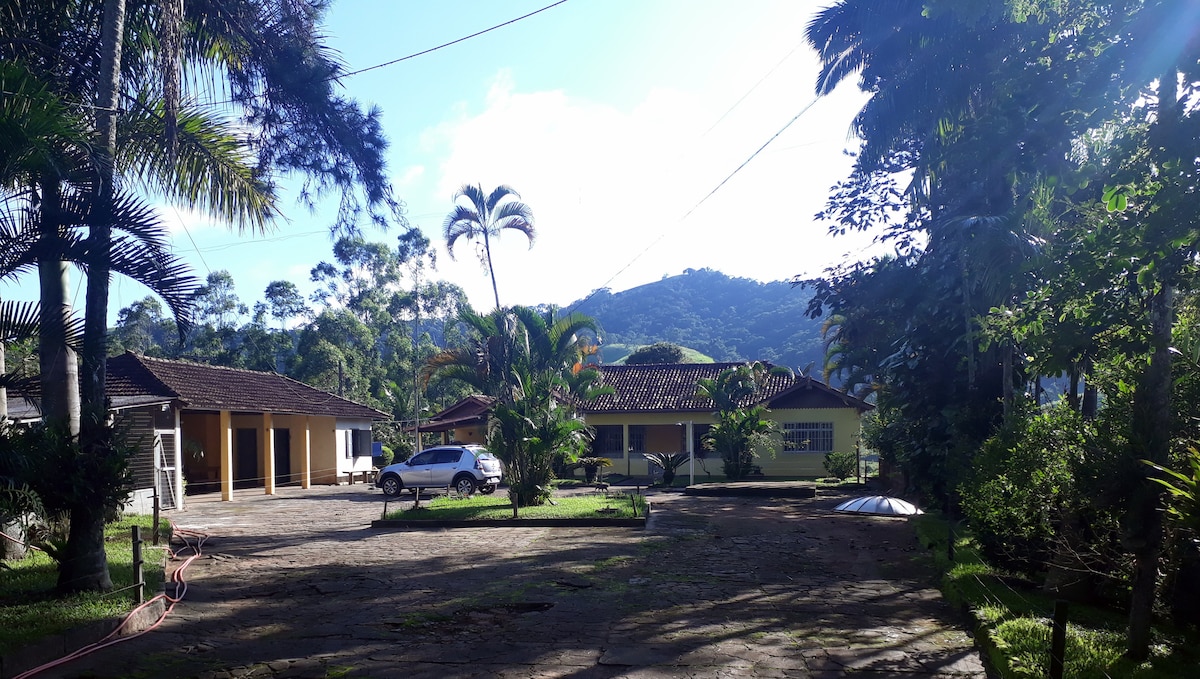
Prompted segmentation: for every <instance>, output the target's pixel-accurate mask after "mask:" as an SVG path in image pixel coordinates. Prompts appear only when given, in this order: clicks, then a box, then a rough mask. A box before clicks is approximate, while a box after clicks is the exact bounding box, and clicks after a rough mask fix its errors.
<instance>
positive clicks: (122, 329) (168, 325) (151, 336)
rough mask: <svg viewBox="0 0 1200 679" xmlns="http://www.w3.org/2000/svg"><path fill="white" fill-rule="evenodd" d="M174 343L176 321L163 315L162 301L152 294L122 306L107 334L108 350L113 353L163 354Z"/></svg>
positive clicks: (176, 339) (175, 343)
mask: <svg viewBox="0 0 1200 679" xmlns="http://www.w3.org/2000/svg"><path fill="white" fill-rule="evenodd" d="M177 345H178V333H176V331H175V323H174V321H172V320H171V319H169V318H167V317H165V316H163V308H162V303H161V302H159V301H158V299H157V298H155V297H145V298H143V299H141V300H138V301H136V302H134V303H133V304H130V305H129V306H127V307H125V308H124V309H121V310H120V311H119V312H118V313H117V324H116V326H115V327H113V329H112V330H111V332H110V333H109V352H110V354H111V355H114V356H115V355H117V354H122V353H124V352H126V351H133V352H135V353H139V354H146V355H148V356H166V355H168V353H169V352H168V351H167V347H169V346H177Z"/></svg>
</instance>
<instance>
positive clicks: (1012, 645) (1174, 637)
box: [914, 514, 1200, 679]
mask: <svg viewBox="0 0 1200 679" xmlns="http://www.w3.org/2000/svg"><path fill="white" fill-rule="evenodd" d="M914 521H915V522H916V526H917V534H918V535H919V536H920V539H921V542H922V544H924V545H925V546H927V547H929V548H930V549H931V550H933V555H934V557H935V560H936V561H937V563H938V566H939V568H940V569H941V570H942V571H943V573H944V576H943V580H942V591H943V592H944V593H945V595H946V598H947V599H949V600H950V601H952V602H955V603H958V604H960V605H963V606H966V607H967V608H968V609H969V610H970V611H971V613H972V615H973V616H974V617H975V619H976V620H977V621H978V623H979V626H980V629H979V637H980V641H981V646H982V647H983V648H984V649H986V652H987V654H988V656H989V659H990V660H991V663H992V665H993V666H994V667H995V668H996V669H997V670H998V671H999V674H1000V676H1001V677H1004V678H1005V679H1009V678H1015V677H1045V676H1047V673H1048V671H1049V666H1050V620H1051V615H1052V613H1053V610H1054V597H1051V596H1047V595H1045V594H1043V593H1042V592H1041V591H1039V590H1036V589H1031V588H1027V587H1025V588H1021V587H1017V586H1015V585H1012V584H1010V582H1011V580H1010V579H1008V578H1005V577H1004V575H1005V574H1004V573H1001V572H998V571H996V570H995V569H993V568H991V567H990V566H988V565H987V564H986V563H985V562H984V560H983V558H982V557H981V555H980V554H979V552H978V551H977V550H976V548H975V545H974V544H973V543H972V541H971V538H970V536H969V535H963V536H956V539H955V545H954V554H955V559H954V562H953V563H951V562H950V560H949V557H948V555H947V553H946V551H947V550H946V547H947V544H946V541H947V538H948V532H949V531H948V527H947V525H946V522H945V520H943V519H942V518H940V517H939V516H937V515H933V514H925V515H923V516H920V517H916V518H915V519H914ZM1126 623H1127V619H1126V616H1125V615H1122V614H1118V613H1115V612H1113V611H1108V610H1103V609H1098V608H1094V607H1089V606H1085V605H1083V604H1078V603H1072V604H1071V607H1070V613H1069V615H1068V623H1067V647H1066V668H1065V669H1066V672H1065V675H1064V676H1065V677H1067V679H1176V678H1178V677H1191V676H1196V671H1197V670H1196V668H1197V667H1200V651H1198V650H1197V648H1198V647H1197V642H1198V641H1200V640H1198V639H1197V638H1196V635H1195V633H1194V632H1191V633H1185V632H1183V631H1180V630H1176V629H1171V628H1167V627H1156V628H1155V630H1154V648H1153V650H1152V655H1151V657H1150V659H1149V660H1148V661H1146V662H1143V663H1134V662H1132V661H1130V660H1128V659H1126V658H1124V657H1122V653H1123V652H1124V651H1125V628H1126Z"/></svg>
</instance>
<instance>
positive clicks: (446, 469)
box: [429, 448, 463, 488]
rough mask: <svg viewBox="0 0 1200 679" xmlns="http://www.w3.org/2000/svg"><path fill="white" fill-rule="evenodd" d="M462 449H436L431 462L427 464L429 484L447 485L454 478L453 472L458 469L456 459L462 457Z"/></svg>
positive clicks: (432, 485) (435, 485) (434, 485)
mask: <svg viewBox="0 0 1200 679" xmlns="http://www.w3.org/2000/svg"><path fill="white" fill-rule="evenodd" d="M462 454H463V451H462V449H459V448H449V449H444V450H439V451H436V453H435V454H434V457H433V463H432V464H431V465H430V466H429V472H430V484H429V485H430V486H431V487H434V488H436V487H438V486H448V485H450V482H451V481H453V480H454V474H455V472H457V471H458V460H459V458H460V457H462Z"/></svg>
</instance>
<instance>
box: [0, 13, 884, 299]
mask: <svg viewBox="0 0 1200 679" xmlns="http://www.w3.org/2000/svg"><path fill="white" fill-rule="evenodd" d="M830 1H831V0H819V1H815V2H814V1H808V0H778V1H776V0H569V1H568V2H566V3H564V4H562V5H560V6H557V7H554V8H552V9H549V10H546V11H545V12H542V13H540V14H537V15H536V16H533V17H530V18H528V19H525V20H523V21H520V22H517V23H515V24H513V25H510V26H507V27H504V28H501V29H498V30H495V31H492V32H490V33H487V34H485V35H482V36H479V37H476V38H473V39H471V40H467V41H465V42H462V43H459V44H457V45H453V46H451V47H447V48H445V49H442V50H439V51H436V52H433V53H430V54H427V55H424V56H420V57H417V58H414V59H410V60H407V61H403V62H401V63H399V64H395V65H392V66H388V67H385V68H380V69H375V70H372V71H368V72H365V73H362V74H359V75H356V76H352V77H349V78H347V79H346V80H345V81H344V86H345V91H346V92H347V93H348V94H349V95H351V96H353V97H355V98H356V99H358V100H359V101H360V102H363V103H364V104H374V105H378V106H379V107H380V108H382V109H383V120H384V130H385V132H386V134H387V136H388V138H389V140H390V142H391V148H390V149H389V153H388V161H389V167H390V170H391V173H392V176H393V180H394V185H395V189H396V192H397V194H398V196H399V197H400V198H402V199H403V200H404V201H405V203H406V204H407V206H408V218H409V220H410V222H411V223H413V224H414V225H417V226H420V227H421V228H422V229H423V230H424V231H425V232H426V234H427V235H428V236H429V237H430V239H431V240H433V241H434V243H435V244H436V245H437V247H438V249H439V251H440V252H439V259H438V262H439V265H438V271H437V272H436V274H434V275H435V276H436V277H438V278H443V279H446V280H450V281H453V282H455V283H457V284H458V285H460V286H461V287H463V288H464V289H465V290H466V291H467V293H468V296H469V297H470V299H471V302H472V304H473V305H474V306H475V307H476V308H477V309H481V310H487V309H490V308H491V306H492V304H493V303H492V300H491V291H490V283H489V282H488V279H487V276H486V275H485V273H484V272H483V270H482V269H481V267H480V264H479V262H478V260H477V259H476V258H475V256H474V252H473V249H472V247H471V246H470V244H469V243H462V244H460V245H457V246H456V248H455V254H456V255H457V260H458V261H451V260H450V258H449V257H448V256H447V255H446V253H445V247H444V244H443V243H442V242H441V225H442V220H443V218H444V216H445V215H446V214H447V212H448V211H449V210H450V209H451V205H452V199H453V196H454V193H455V191H456V189H457V188H458V187H459V186H461V185H462V184H464V183H481V184H482V185H483V186H484V188H485V189H489V190H490V188H492V187H494V186H496V185H498V184H502V183H504V184H509V185H511V186H513V187H514V188H516V189H517V190H518V191H519V192H520V193H521V196H522V198H523V200H524V201H525V202H526V203H528V204H529V205H530V206H531V207H532V208H533V210H534V214H535V216H536V218H537V222H536V227H537V230H538V238H537V240H536V242H535V243H534V245H533V247H532V248H528V247H527V243H526V241H525V239H524V237H523V236H521V235H520V234H516V233H510V234H505V235H504V236H503V237H502V238H501V241H500V243H499V246H498V247H497V248H496V249H495V251H494V253H493V254H494V259H495V265H496V276H497V279H498V285H499V288H500V298H501V302H502V303H503V304H506V305H508V304H535V303H541V302H549V303H558V304H564V305H565V304H568V303H570V302H571V301H573V300H575V299H578V298H580V297H582V296H584V295H586V294H588V293H589V292H590V291H591V290H593V289H595V288H598V287H602V286H607V287H611V288H612V289H613V290H614V291H619V290H624V289H628V288H631V287H635V286H637V285H641V284H644V283H648V282H652V281H655V280H659V279H661V278H662V277H664V276H667V275H675V274H679V273H681V272H682V271H683V270H684V269H686V268H702V267H711V268H714V269H718V270H721V271H724V272H726V273H728V274H730V275H735V276H743V277H749V278H755V279H759V280H763V281H769V280H781V279H785V278H788V277H790V276H792V275H795V274H805V275H815V274H818V273H819V272H820V271H821V270H823V269H824V268H825V267H827V266H829V265H831V264H836V263H839V262H842V261H845V260H846V259H847V258H848V257H849V258H853V259H858V258H862V257H863V256H864V253H865V252H868V251H871V252H874V251H876V250H868V246H869V242H868V238H866V237H863V236H852V237H845V238H836V239H834V238H831V237H830V236H828V235H827V233H826V230H827V226H826V225H822V224H818V223H816V222H815V220H814V219H813V215H814V213H815V212H817V211H818V210H819V209H821V207H822V206H823V204H824V201H825V198H826V196H827V194H828V189H829V187H830V186H831V185H832V184H833V183H835V182H836V181H838V180H840V179H842V178H844V177H845V175H846V173H847V171H848V169H849V164H850V159H849V158H848V157H847V156H845V154H844V151H845V150H846V149H847V148H852V147H853V141H852V140H851V139H849V138H848V131H849V124H850V119H851V118H852V116H853V114H854V112H855V111H856V110H857V109H858V108H859V107H860V106H861V105H862V103H863V101H864V97H863V95H862V94H861V93H858V92H857V91H856V90H855V89H854V88H853V87H851V86H843V87H842V88H841V89H839V90H838V91H836V92H834V93H833V94H832V95H830V96H829V97H826V98H824V99H822V100H820V101H818V102H817V103H816V104H815V105H813V106H812V108H811V109H809V110H808V111H807V112H806V113H805V114H804V115H802V116H801V117H800V119H799V120H797V121H796V122H795V123H794V124H793V125H792V126H791V127H790V128H789V129H788V130H787V131H786V132H784V133H783V134H782V135H780V136H779V138H778V139H776V140H775V141H774V142H773V143H772V144H771V145H770V146H769V147H767V149H765V150H764V151H763V152H762V153H761V154H760V155H759V156H758V157H757V158H756V159H755V160H754V161H753V162H751V163H750V164H748V165H747V166H746V167H745V168H744V169H743V170H742V171H741V172H740V173H739V174H738V175H737V176H736V177H734V178H733V179H731V180H730V181H729V182H728V183H727V184H726V185H725V186H724V187H723V188H721V189H720V190H719V191H718V192H717V193H716V194H714V195H713V196H712V197H711V198H709V199H708V200H707V201H706V202H704V203H703V205H701V206H700V207H699V208H696V209H695V210H694V211H692V210H693V208H695V206H696V205H697V203H699V202H700V201H701V200H702V199H704V197H705V196H706V195H707V194H708V193H709V192H710V191H712V190H713V188H714V187H716V186H717V185H718V184H719V183H720V182H721V181H722V180H723V179H725V178H726V177H727V176H728V175H729V173H730V172H732V171H733V170H734V169H735V168H737V167H738V166H739V165H740V164H741V163H742V162H743V161H745V160H746V158H747V157H749V156H750V154H751V153H753V152H754V151H755V149H757V148H758V147H760V146H761V145H762V144H763V143H764V142H766V141H767V140H768V139H769V138H770V137H771V136H772V135H773V134H775V133H776V132H777V131H779V129H780V128H782V127H783V126H784V125H785V124H786V123H787V122H788V121H789V120H790V119H791V118H792V117H793V116H795V115H796V114H797V113H799V112H800V111H801V110H802V109H804V107H806V106H808V105H809V104H810V103H811V102H812V100H813V95H812V91H813V82H814V79H815V74H816V70H817V62H816V57H815V55H814V54H813V53H812V52H811V50H809V49H808V48H807V47H805V46H804V45H803V43H802V39H803V29H804V26H805V25H806V24H807V22H808V20H809V19H810V18H811V16H812V15H813V14H814V13H815V12H816V11H817V10H818V9H820V8H821V7H824V6H826V5H828V4H829V2H830ZM550 2H551V0H519V1H518V0H510V1H506V2H496V1H484V0H439V1H437V2H431V1H428V0H426V1H423V2H417V1H415V0H405V1H396V2H392V1H387V2H383V1H380V0H337V1H336V2H334V4H333V7H332V9H331V10H330V12H329V14H328V16H327V23H326V28H327V34H328V35H329V42H330V45H331V46H332V47H333V48H334V49H336V50H337V51H338V52H340V53H341V55H342V57H343V59H344V60H345V63H346V67H347V70H350V71H353V70H357V69H361V68H365V67H367V66H372V65H375V64H379V63H382V62H386V61H389V60H392V59H396V58H399V57H402V56H405V55H408V54H412V53H414V52H418V51H421V50H424V49H427V48H430V47H433V46H436V45H439V44H442V43H445V42H448V41H451V40H454V39H457V38H460V37H463V36H465V35H468V34H470V33H474V32H476V31H479V30H482V29H485V28H488V27H490V26H493V25H495V24H499V23H501V22H504V21H508V20H510V19H513V18H515V17H518V16H521V15H523V14H527V13H529V12H532V11H534V10H536V9H538V8H540V7H543V6H545V5H548V4H550ZM743 97H744V99H743ZM739 99H740V100H741V101H740V103H738V102H739ZM735 104H736V106H735ZM292 184H294V182H293V183H292ZM285 185H288V182H285ZM283 207H284V213H285V216H286V219H285V220H281V221H280V223H279V224H278V225H277V228H276V229H275V230H274V231H273V232H272V233H270V234H266V235H265V236H261V237H250V236H239V235H237V234H236V233H234V232H232V231H230V230H229V229H228V228H226V226H224V225H222V224H220V223H217V222H214V221H213V220H211V219H208V218H206V217H205V216H204V215H199V214H194V213H188V212H185V211H180V210H177V209H174V208H170V207H166V206H164V208H163V215H164V218H165V219H166V220H167V221H168V222H170V223H172V224H173V225H174V233H175V247H176V251H177V252H178V254H180V255H181V256H182V257H184V258H185V259H186V260H188V261H189V262H191V263H192V265H193V266H194V267H195V269H196V272H197V274H198V275H199V276H200V277H204V276H205V275H207V273H208V272H209V271H216V270H219V269H228V270H229V271H230V272H232V274H233V276H234V280H235V281H236V284H237V292H238V294H239V295H240V296H241V297H242V299H243V300H244V301H246V302H248V303H252V302H253V301H255V300H258V299H260V298H261V296H262V291H263V289H264V288H265V287H266V285H267V283H269V282H270V281H272V280H278V279H284V280H291V281H294V282H295V283H296V284H297V285H299V286H301V288H302V289H304V290H309V289H311V287H312V286H311V285H310V284H309V282H308V273H309V270H310V269H311V268H312V267H313V266H314V265H315V264H316V263H317V262H319V261H322V260H328V259H331V250H330V248H331V242H330V238H329V235H328V225H329V223H330V221H331V219H330V217H329V213H328V212H322V211H319V212H318V213H316V214H310V213H309V212H308V211H307V210H305V209H304V208H302V207H300V206H298V205H296V204H294V203H293V202H292V201H291V199H290V198H289V199H287V200H286V201H285V203H284V204H283ZM689 211H692V212H691V214H688V213H689ZM685 215H687V216H686V218H685V217H684V216H685ZM366 235H367V236H368V237H369V238H371V239H372V240H384V241H388V242H393V241H394V238H395V236H396V235H397V234H396V233H390V234H384V233H380V232H368V233H367V234H366ZM77 280H78V277H77V276H76V281H77ZM76 286H77V287H80V286H78V283H76ZM29 287H30V286H29V285H22V286H19V287H15V288H14V287H12V286H8V287H5V288H0V295H3V296H5V297H7V298H10V299H11V298H19V297H28V296H29V295H30V294H31V292H30V290H29ZM145 294H146V292H145V290H144V289H142V288H140V287H139V286H137V285H135V284H133V283H131V282H129V281H127V280H124V281H121V280H115V281H114V285H113V288H112V301H111V313H112V316H113V317H114V318H115V316H116V313H117V311H118V310H119V309H120V308H122V307H124V306H127V305H129V304H130V303H132V302H134V301H136V300H138V299H140V298H141V297H143V296H144V295H145ZM77 299H78V300H80V303H81V301H82V293H81V292H80V293H79V294H78V295H77Z"/></svg>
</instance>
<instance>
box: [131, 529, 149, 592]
mask: <svg viewBox="0 0 1200 679" xmlns="http://www.w3.org/2000/svg"><path fill="white" fill-rule="evenodd" d="M133 585H134V587H133V591H134V593H135V595H136V596H137V602H138V604H141V603H142V602H144V601H145V600H146V578H145V577H143V575H142V527H141V526H134V527H133Z"/></svg>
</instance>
